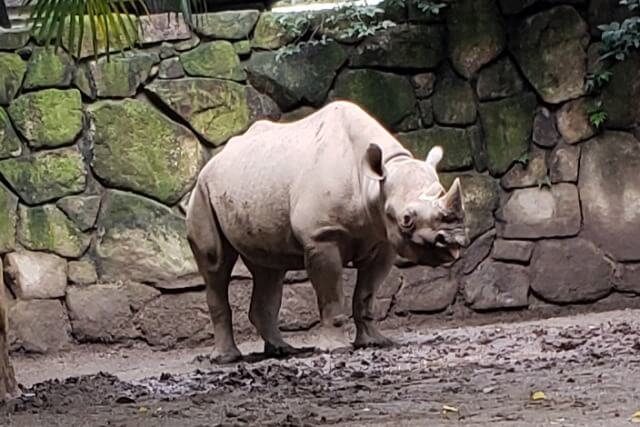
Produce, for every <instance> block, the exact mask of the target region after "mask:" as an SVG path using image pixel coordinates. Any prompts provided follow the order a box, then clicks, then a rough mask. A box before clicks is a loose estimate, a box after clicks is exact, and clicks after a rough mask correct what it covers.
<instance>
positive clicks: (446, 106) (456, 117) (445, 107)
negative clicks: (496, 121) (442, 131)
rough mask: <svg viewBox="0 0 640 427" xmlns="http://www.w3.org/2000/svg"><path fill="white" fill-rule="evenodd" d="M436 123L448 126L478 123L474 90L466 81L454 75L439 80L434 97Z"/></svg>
mask: <svg viewBox="0 0 640 427" xmlns="http://www.w3.org/2000/svg"><path fill="white" fill-rule="evenodd" d="M433 115H434V117H435V119H436V122H438V123H442V124H446V125H469V124H472V123H473V122H475V121H476V116H477V110H476V104H475V98H474V96H473V89H471V85H470V84H469V82H467V81H466V80H463V79H461V78H459V77H457V76H455V75H453V74H450V75H447V76H444V77H442V78H440V79H438V81H437V83H436V87H435V94H434V95H433Z"/></svg>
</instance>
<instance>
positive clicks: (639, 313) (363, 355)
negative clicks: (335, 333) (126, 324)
mask: <svg viewBox="0 0 640 427" xmlns="http://www.w3.org/2000/svg"><path fill="white" fill-rule="evenodd" d="M387 333H388V334H393V335H395V336H396V338H397V339H398V340H399V341H400V345H398V346H397V347H394V348H390V349H376V350H373V349H367V350H358V351H354V350H351V349H344V350H338V351H335V352H332V353H321V352H316V353H311V354H307V355H303V356H300V357H296V358H290V359H286V360H275V359H270V360H261V359H260V357H258V356H254V357H250V359H253V360H249V361H245V362H242V363H239V364H234V365H229V366H224V367H220V366H215V365H211V363H210V362H209V359H208V351H210V349H209V348H199V349H191V350H175V351H165V352H159V351H151V350H150V349H148V348H137V347H131V348H120V349H113V348H100V347H96V346H92V347H87V348H82V349H79V350H76V351H73V352H70V353H64V354H61V355H57V356H48V357H39V358H34V357H26V356H19V357H17V358H16V359H15V362H14V363H15V367H16V371H17V375H18V380H19V381H20V382H21V383H22V384H23V386H24V390H23V394H22V396H21V397H20V398H18V399H16V400H14V401H12V402H10V403H9V404H6V405H4V406H0V424H2V425H7V426H21V427H22V426H187V427H195V426H236V425H237V426H246V425H250V426H271V425H273V426H276V425H277V426H312V425H338V426H388V427H392V426H452V425H463V426H489V425H490V426H499V427H502V426H587V427H596V426H603V427H605V426H606V427H615V426H625V425H632V420H631V417H632V415H633V414H634V412H636V411H638V410H640V310H638V309H627V310H615V311H607V312H601V313H590V314H577V315H575V314H574V315H570V316H563V317H554V318H550V319H546V320H536V321H533V320H528V321H517V322H496V323H493V324H485V325H477V326H466V327H459V326H458V327H451V326H442V325H441V326H439V327H434V326H433V325H426V324H423V325H413V327H412V328H410V329H409V328H396V329H395V330H393V331H387ZM290 339H291V341H292V342H293V343H294V344H298V345H305V344H312V343H313V340H314V339H315V337H314V336H313V333H309V334H307V335H305V336H301V335H296V336H292V337H290ZM259 346H260V343H258V342H251V343H245V344H243V345H242V346H241V350H243V351H244V352H251V351H257V350H258V349H259ZM538 391H541V392H543V393H544V399H542V400H534V399H532V393H534V392H538Z"/></svg>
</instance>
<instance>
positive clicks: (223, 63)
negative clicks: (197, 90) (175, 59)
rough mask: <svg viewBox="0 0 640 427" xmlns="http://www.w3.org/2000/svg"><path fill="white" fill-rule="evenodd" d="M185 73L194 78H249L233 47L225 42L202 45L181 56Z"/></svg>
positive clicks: (219, 41)
mask: <svg viewBox="0 0 640 427" xmlns="http://www.w3.org/2000/svg"><path fill="white" fill-rule="evenodd" d="M180 62H181V63H182V66H183V67H184V70H185V72H186V73H187V74H188V75H190V76H193V77H215V78H219V79H228V80H236V81H242V80H245V79H246V78H247V75H246V73H245V72H244V70H243V69H242V66H241V65H240V58H239V57H238V54H237V53H236V51H235V49H234V48H233V45H232V44H231V43H230V42H228V41H224V40H218V41H213V42H206V43H201V44H200V45H198V47H196V48H195V49H192V50H190V51H188V52H184V53H182V54H180Z"/></svg>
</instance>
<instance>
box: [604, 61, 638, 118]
mask: <svg viewBox="0 0 640 427" xmlns="http://www.w3.org/2000/svg"><path fill="white" fill-rule="evenodd" d="M610 71H611V73H612V75H611V80H610V81H609V83H607V84H606V85H605V87H604V88H603V90H602V110H603V111H604V112H606V113H607V120H606V122H605V126H607V127H609V128H613V129H629V128H632V127H633V126H635V125H637V124H639V123H640V54H638V53H637V52H636V53H633V54H631V55H630V56H629V57H627V58H626V59H625V60H624V61H618V62H616V63H615V64H614V65H613V67H611V70H610Z"/></svg>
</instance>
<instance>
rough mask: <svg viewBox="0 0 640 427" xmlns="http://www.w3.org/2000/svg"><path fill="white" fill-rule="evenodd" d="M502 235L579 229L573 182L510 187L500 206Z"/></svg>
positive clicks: (564, 233)
mask: <svg viewBox="0 0 640 427" xmlns="http://www.w3.org/2000/svg"><path fill="white" fill-rule="evenodd" d="M500 217H501V220H502V221H501V223H500V227H499V228H498V230H499V232H500V231H501V235H502V236H503V237H505V238H508V239H538V238H541V237H561V236H575V235H576V234H578V231H579V230H580V222H581V215H580V199H579V198H578V190H577V188H576V186H575V185H573V184H557V185H553V186H552V187H551V188H550V189H548V188H544V187H543V188H535V187H533V188H524V189H522V190H515V191H513V192H512V193H511V194H510V196H509V198H508V199H507V201H506V202H505V204H504V206H502V209H501V212H500Z"/></svg>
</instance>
